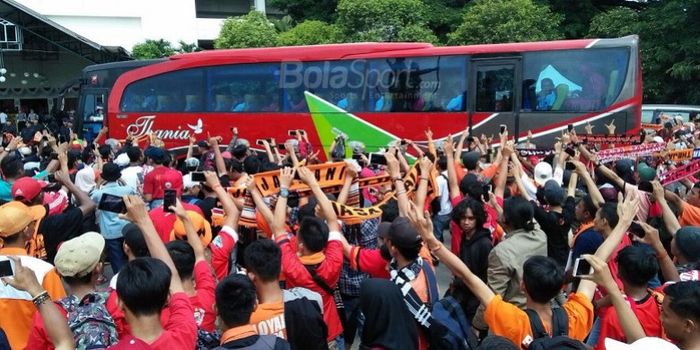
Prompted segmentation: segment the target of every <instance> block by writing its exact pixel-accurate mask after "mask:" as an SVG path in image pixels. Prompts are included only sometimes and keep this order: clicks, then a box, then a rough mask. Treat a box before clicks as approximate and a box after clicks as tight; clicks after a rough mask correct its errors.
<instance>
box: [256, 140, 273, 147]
mask: <svg viewBox="0 0 700 350" xmlns="http://www.w3.org/2000/svg"><path fill="white" fill-rule="evenodd" d="M263 141H267V143H268V144H273V143H275V140H274V139H257V140H256V141H255V144H257V145H260V146H264V145H265V143H264V142H263Z"/></svg>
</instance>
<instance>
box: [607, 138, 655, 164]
mask: <svg viewBox="0 0 700 350" xmlns="http://www.w3.org/2000/svg"><path fill="white" fill-rule="evenodd" d="M665 148H666V145H665V144H663V143H647V144H641V145H631V146H623V147H616V148H609V149H604V150H602V151H600V152H598V154H597V156H598V161H599V162H601V163H610V162H614V161H616V160H620V159H623V158H633V159H634V158H637V157H642V156H648V155H650V154H653V153H655V152H660V151H663V150H664V149H665Z"/></svg>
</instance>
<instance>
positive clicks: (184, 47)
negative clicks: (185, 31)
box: [177, 40, 202, 53]
mask: <svg viewBox="0 0 700 350" xmlns="http://www.w3.org/2000/svg"><path fill="white" fill-rule="evenodd" d="M178 44H180V48H179V49H177V52H180V53H188V52H197V51H202V48H201V47H199V46H197V43H192V44H188V43H186V42H184V41H182V40H180V41H179V42H178Z"/></svg>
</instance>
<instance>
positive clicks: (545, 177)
mask: <svg viewBox="0 0 700 350" xmlns="http://www.w3.org/2000/svg"><path fill="white" fill-rule="evenodd" d="M552 172H553V170H552V166H551V165H549V163H547V162H539V163H537V165H535V182H536V183H537V184H538V185H540V186H544V184H546V183H547V181H549V180H551V179H552V178H553V177H552Z"/></svg>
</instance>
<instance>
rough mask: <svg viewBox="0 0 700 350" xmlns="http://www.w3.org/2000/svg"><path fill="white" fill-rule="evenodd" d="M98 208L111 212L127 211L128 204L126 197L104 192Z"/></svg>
mask: <svg viewBox="0 0 700 350" xmlns="http://www.w3.org/2000/svg"><path fill="white" fill-rule="evenodd" d="M97 209H99V210H104V211H108V212H110V213H117V214H121V213H126V204H125V203H124V199H123V198H122V197H120V196H115V195H113V194H109V193H104V194H102V198H100V203H99V204H98V206H97Z"/></svg>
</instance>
